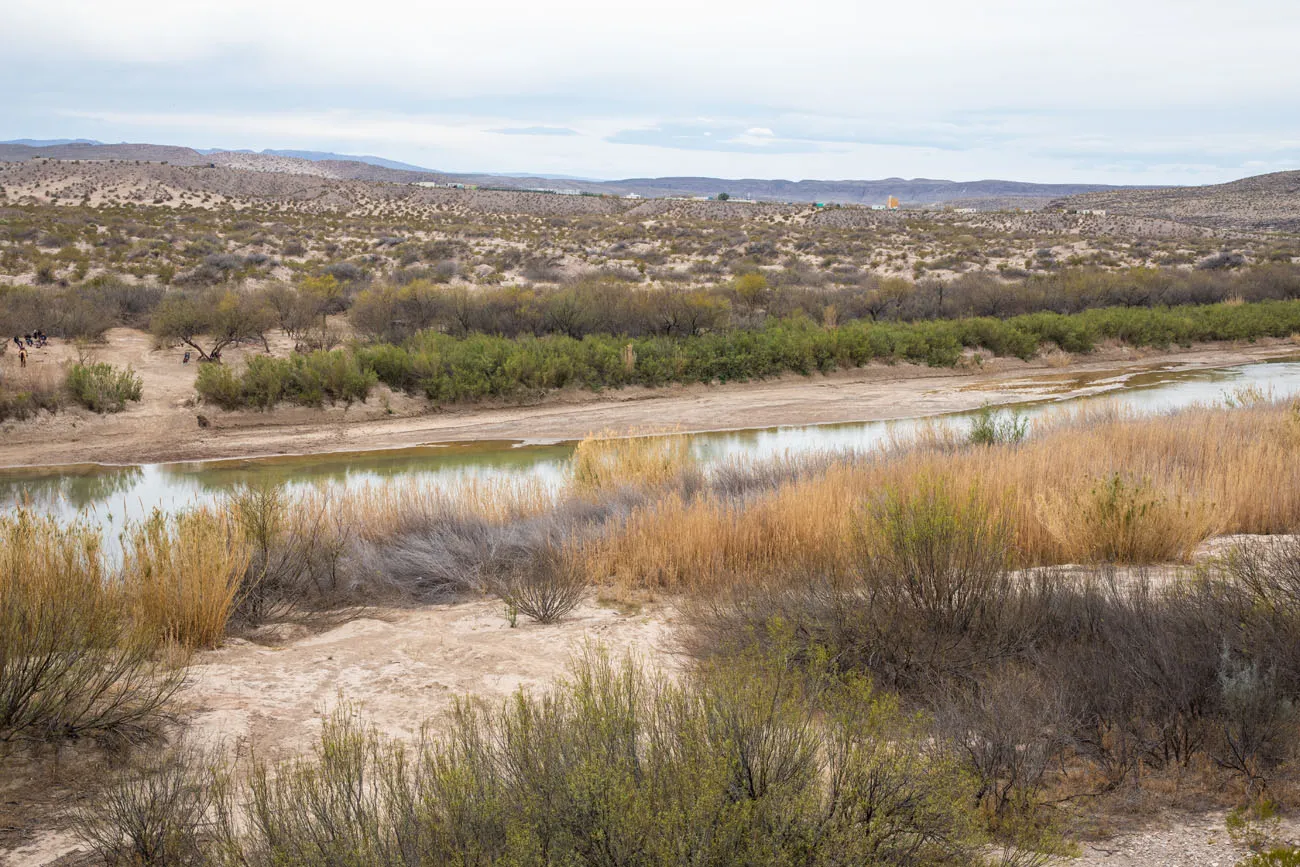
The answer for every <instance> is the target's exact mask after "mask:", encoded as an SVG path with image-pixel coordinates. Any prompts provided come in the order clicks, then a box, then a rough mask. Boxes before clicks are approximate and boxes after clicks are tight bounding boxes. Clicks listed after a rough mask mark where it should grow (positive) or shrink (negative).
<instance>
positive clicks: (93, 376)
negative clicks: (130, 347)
mask: <svg viewBox="0 0 1300 867" xmlns="http://www.w3.org/2000/svg"><path fill="white" fill-rule="evenodd" d="M65 383H66V385H67V389H68V392H69V393H70V394H71V395H72V399H73V400H75V401H76V402H77V403H79V404H81V405H82V406H84V407H85V408H86V409H89V410H91V411H93V412H98V413H106V412H121V411H122V410H124V409H126V405H127V403H128V402H131V401H136V402H139V400H140V395H141V390H142V383H141V381H140V377H139V376H137V375H136V373H135V371H133V370H131V369H130V368H129V367H128V368H127V369H125V370H119V369H117V368H116V367H114V366H113V365H111V364H108V363H107V362H102V361H101V362H96V363H91V364H74V365H72V366H71V367H70V368H68V375H67V379H66V380H65Z"/></svg>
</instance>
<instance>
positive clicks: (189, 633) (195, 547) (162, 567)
mask: <svg viewBox="0 0 1300 867" xmlns="http://www.w3.org/2000/svg"><path fill="white" fill-rule="evenodd" d="M123 545H124V548H125V553H124V563H123V569H122V573H123V585H124V591H125V593H126V594H127V596H128V597H129V599H130V602H131V605H132V608H133V612H132V613H133V615H134V622H135V626H136V628H137V629H139V630H140V631H141V633H142V634H144V635H146V636H148V637H149V638H150V639H151V640H153V641H154V642H156V643H159V644H163V643H175V644H177V645H180V646H181V647H184V648H198V647H213V646H216V645H217V644H219V643H220V642H221V639H222V637H223V636H224V635H225V633H226V625H227V623H228V622H229V620H230V616H231V614H232V612H233V611H234V610H235V606H236V604H237V603H238V600H239V594H240V590H241V587H242V584H243V581H244V576H245V573H246V572H247V569H248V563H249V556H250V552H249V547H248V543H247V541H246V540H245V538H244V536H243V533H242V532H241V529H240V528H239V527H238V526H237V525H236V524H235V523H234V521H232V520H231V518H230V517H229V516H228V515H227V514H225V513H224V512H219V511H212V510H208V509H193V510H190V511H186V512H182V513H180V514H178V515H175V516H173V517H167V516H165V515H163V514H161V513H157V512H156V513H155V514H154V515H153V516H152V517H151V518H149V519H147V520H145V521H143V522H141V523H139V524H137V525H136V526H134V527H132V528H130V529H129V530H128V531H127V532H126V533H125V534H124V538H123Z"/></svg>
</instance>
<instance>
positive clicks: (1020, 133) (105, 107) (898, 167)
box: [0, 0, 1300, 183]
mask: <svg viewBox="0 0 1300 867" xmlns="http://www.w3.org/2000/svg"><path fill="white" fill-rule="evenodd" d="M1298 46H1300V2H1297V0H1236V2H1234V3H1224V2H1221V0H1214V2H1209V0H1082V2H1071V3H1064V2H1060V0H976V2H972V0H909V2H890V3H881V2H868V0H793V2H792V0H780V2H771V0H745V2H733V0H655V2H627V0H624V2H621V3H620V2H610V0H601V2H594V0H550V2H543V0H475V2H462V3H446V2H441V3H440V2H432V3H430V2H403V0H367V2H347V3H343V2H336V0H313V2H310V3H309V2H299V0H184V2H179V3H178V2H175V0H169V2H161V0H0V82H2V83H3V88H2V89H0V139H13V138H78V137H84V138H93V139H100V140H103V141H148V142H156V143H166V144H183V145H189V146H192V147H228V148H253V149H258V150H260V149H262V148H297V149H312V150H331V151H338V152H341V153H365V154H375V155H379V156H385V157H389V158H391V159H398V160H403V161H406V162H412V163H416V164H419V165H422V166H428V167H430V168H437V169H443V170H448V171H493V172H517V171H531V172H548V173H560V174H570V175H577V176H583V177H599V178H619V177H637V176H661V175H715V176H723V177H764V178H778V177H779V178H790V179H801V178H878V177H889V176H903V177H932V178H940V177H942V178H953V179H959V180H972V179H979V178H994V177H996V178H1008V179H1013V180H1029V181H1041V182H1053V181H1055V182H1097V183H1210V182H1216V181H1222V180H1229V179H1233V178H1238V177H1242V176H1245V175H1251V174H1259V173H1262V172H1269V171H1278V170H1282V169H1294V168H1300V50H1298Z"/></svg>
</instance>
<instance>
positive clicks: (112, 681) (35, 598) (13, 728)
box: [0, 511, 183, 752]
mask: <svg viewBox="0 0 1300 867" xmlns="http://www.w3.org/2000/svg"><path fill="white" fill-rule="evenodd" d="M113 577H114V576H112V575H111V573H110V570H109V568H108V566H107V564H106V560H105V557H104V553H103V551H102V550H101V546H100V539H99V535H98V533H96V532H95V531H94V530H93V529H92V528H90V527H87V526H85V525H82V524H74V525H71V526H61V525H59V524H58V523H56V522H55V521H54V520H53V519H50V518H40V517H36V516H34V515H32V514H30V513H28V512H25V511H17V512H11V513H9V514H7V515H3V516H0V752H3V751H5V750H6V749H8V748H12V747H14V746H17V745H21V744H26V743H32V742H44V741H57V740H64V739H75V738H81V737H94V738H98V739H106V740H110V741H121V740H127V741H130V740H136V739H139V738H141V737H144V736H146V735H148V734H150V733H152V732H153V731H154V730H155V729H156V726H157V725H158V723H159V722H160V721H161V720H162V719H164V718H165V717H166V715H167V706H168V702H169V700H170V698H171V696H172V695H173V693H175V691H176V690H177V689H178V688H179V686H180V684H181V681H182V679H183V671H182V670H180V669H175V668H166V667H164V666H162V665H161V664H160V663H158V662H157V661H156V659H155V653H154V651H155V648H156V645H155V644H154V642H152V641H150V640H148V639H146V638H145V637H143V636H141V635H140V634H139V633H138V632H137V631H136V630H135V628H134V626H133V624H132V622H131V613H132V612H131V605H130V601H129V599H128V598H127V597H126V595H125V594H124V593H123V590H122V588H121V587H120V586H119V585H118V584H117V583H116V582H115V581H114V580H113Z"/></svg>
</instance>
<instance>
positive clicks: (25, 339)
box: [14, 330, 49, 367]
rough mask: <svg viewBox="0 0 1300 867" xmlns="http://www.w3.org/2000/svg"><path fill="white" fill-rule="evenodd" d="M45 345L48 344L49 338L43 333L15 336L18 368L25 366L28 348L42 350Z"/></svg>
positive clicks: (36, 332) (34, 332)
mask: <svg viewBox="0 0 1300 867" xmlns="http://www.w3.org/2000/svg"><path fill="white" fill-rule="evenodd" d="M47 343H49V338H48V337H46V336H45V332H44V331H39V330H38V331H33V332H32V333H31V334H15V335H14V346H17V347H18V366H19V367H26V366H27V349H28V347H35V348H37V349H44V348H45V344H47Z"/></svg>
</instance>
